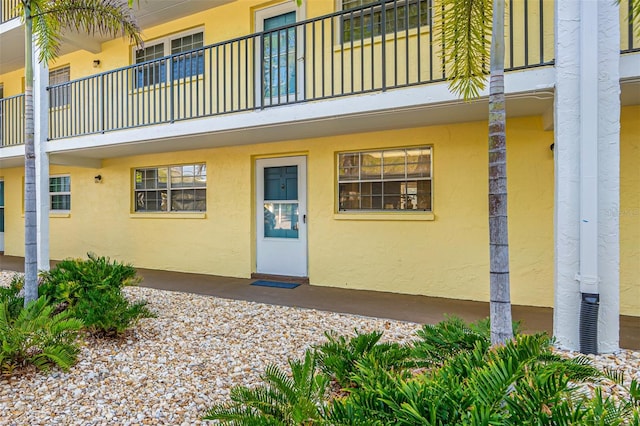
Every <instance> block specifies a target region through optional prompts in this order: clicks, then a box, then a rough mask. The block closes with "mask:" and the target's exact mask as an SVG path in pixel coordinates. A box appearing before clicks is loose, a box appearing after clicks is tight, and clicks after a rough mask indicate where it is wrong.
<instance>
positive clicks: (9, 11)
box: [0, 0, 20, 24]
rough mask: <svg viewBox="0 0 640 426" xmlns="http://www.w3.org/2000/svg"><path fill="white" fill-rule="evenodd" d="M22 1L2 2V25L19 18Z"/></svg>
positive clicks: (6, 0)
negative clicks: (19, 6) (19, 7)
mask: <svg viewBox="0 0 640 426" xmlns="http://www.w3.org/2000/svg"><path fill="white" fill-rule="evenodd" d="M18 3H20V0H0V24H2V23H4V22H7V21H10V20H12V19H15V18H17V17H18Z"/></svg>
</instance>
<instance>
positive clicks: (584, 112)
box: [554, 0, 620, 352]
mask: <svg viewBox="0 0 640 426" xmlns="http://www.w3.org/2000/svg"><path fill="white" fill-rule="evenodd" d="M555 5H556V28H555V29H556V31H555V34H556V55H555V56H556V99H555V126H554V128H555V133H554V135H555V309H554V335H555V336H556V339H557V342H558V344H559V345H560V346H562V347H564V348H568V349H572V350H578V349H579V348H580V340H579V319H580V303H581V293H599V294H600V306H599V313H598V324H597V327H598V351H599V352H613V351H616V350H617V349H618V343H619V273H618V269H619V267H618V265H619V231H618V217H617V215H612V214H610V212H612V211H618V205H619V201H618V200H619V191H620V185H619V175H620V167H619V160H620V158H619V144H620V128H619V127H620V122H619V117H620V101H619V91H620V90H619V60H620V42H619V31H620V29H619V15H618V8H617V6H615V5H614V3H613V2H597V1H579V0H563V1H558V2H555Z"/></svg>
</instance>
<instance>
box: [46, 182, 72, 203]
mask: <svg viewBox="0 0 640 426" xmlns="http://www.w3.org/2000/svg"><path fill="white" fill-rule="evenodd" d="M49 200H50V209H51V210H52V211H69V210H71V177H70V176H52V177H50V178H49Z"/></svg>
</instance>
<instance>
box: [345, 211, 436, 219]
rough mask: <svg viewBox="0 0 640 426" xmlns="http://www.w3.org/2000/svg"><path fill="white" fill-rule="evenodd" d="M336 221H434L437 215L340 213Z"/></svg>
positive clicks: (419, 213) (429, 213)
mask: <svg viewBox="0 0 640 426" xmlns="http://www.w3.org/2000/svg"><path fill="white" fill-rule="evenodd" d="M333 218H334V219H335V220H378V221H433V220H435V219H436V215H435V214H433V213H432V212H403V213H387V212H367V213H359V212H340V213H335V214H334V215H333Z"/></svg>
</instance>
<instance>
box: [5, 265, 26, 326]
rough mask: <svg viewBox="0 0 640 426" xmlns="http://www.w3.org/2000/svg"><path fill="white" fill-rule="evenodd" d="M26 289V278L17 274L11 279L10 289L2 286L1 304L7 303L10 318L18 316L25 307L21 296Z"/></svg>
mask: <svg viewBox="0 0 640 426" xmlns="http://www.w3.org/2000/svg"><path fill="white" fill-rule="evenodd" d="M23 287H24V276H22V275H20V274H15V275H14V276H13V278H11V282H10V283H9V287H2V286H0V303H6V304H7V308H8V314H9V317H10V318H15V317H17V316H18V314H19V313H20V311H21V310H22V307H23V306H24V297H22V296H21V294H20V293H21V291H22V288H23Z"/></svg>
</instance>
